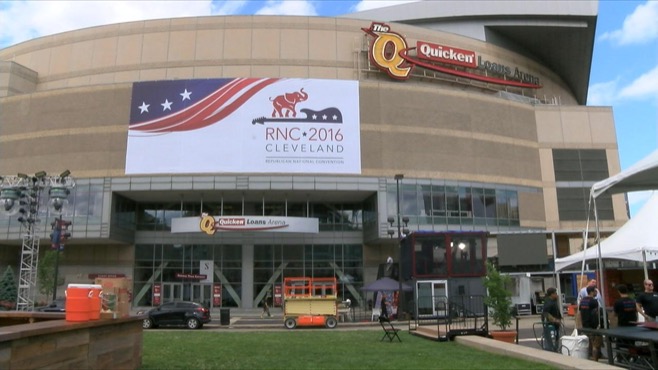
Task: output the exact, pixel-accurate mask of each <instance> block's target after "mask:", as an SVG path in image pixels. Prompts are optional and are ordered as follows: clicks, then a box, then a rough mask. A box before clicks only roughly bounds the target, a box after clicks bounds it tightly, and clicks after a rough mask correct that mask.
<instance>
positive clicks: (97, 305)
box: [89, 284, 103, 320]
mask: <svg viewBox="0 0 658 370" xmlns="http://www.w3.org/2000/svg"><path fill="white" fill-rule="evenodd" d="M90 286H91V300H90V302H89V320H98V319H100V318H101V297H102V292H103V287H102V286H100V285H98V284H91V285H90Z"/></svg>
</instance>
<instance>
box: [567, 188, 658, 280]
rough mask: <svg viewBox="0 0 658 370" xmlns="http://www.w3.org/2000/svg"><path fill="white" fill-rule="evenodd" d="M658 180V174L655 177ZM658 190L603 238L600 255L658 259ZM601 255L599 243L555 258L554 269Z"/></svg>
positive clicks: (647, 259)
mask: <svg viewBox="0 0 658 370" xmlns="http://www.w3.org/2000/svg"><path fill="white" fill-rule="evenodd" d="M656 180H657V181H658V178H656ZM657 215H658V193H654V194H653V195H652V196H651V198H649V200H648V201H647V203H646V204H645V205H644V206H643V207H642V209H641V210H640V212H638V214H637V215H635V217H633V218H632V219H630V220H629V221H628V222H626V224H624V226H622V227H621V228H620V229H619V230H617V231H616V232H615V233H614V234H612V235H611V236H610V237H609V238H607V239H605V240H603V241H602V242H601V258H605V259H623V260H630V261H638V262H646V261H655V260H658V227H657V226H658V225H656V216H657ZM597 258H598V253H597V250H596V247H591V248H588V249H587V250H585V251H582V252H578V253H575V254H572V255H570V256H568V257H564V258H557V259H556V260H555V270H556V271H561V270H563V269H565V268H566V267H569V266H571V265H574V264H576V263H581V262H582V261H583V260H595V259H597Z"/></svg>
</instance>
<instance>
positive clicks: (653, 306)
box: [636, 279, 658, 321]
mask: <svg viewBox="0 0 658 370" xmlns="http://www.w3.org/2000/svg"><path fill="white" fill-rule="evenodd" d="M636 301H637V304H636V307H637V312H639V313H640V315H642V316H643V317H644V320H645V321H656V316H658V293H656V292H654V291H653V281H651V280H649V279H646V280H644V292H643V293H640V294H639V295H638V296H637V299H636Z"/></svg>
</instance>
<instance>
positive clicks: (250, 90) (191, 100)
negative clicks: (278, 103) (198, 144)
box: [129, 78, 279, 134]
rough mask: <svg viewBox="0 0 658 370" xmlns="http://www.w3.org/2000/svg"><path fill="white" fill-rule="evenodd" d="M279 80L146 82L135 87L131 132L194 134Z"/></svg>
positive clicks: (135, 84) (136, 84) (238, 79)
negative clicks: (191, 132) (193, 131)
mask: <svg viewBox="0 0 658 370" xmlns="http://www.w3.org/2000/svg"><path fill="white" fill-rule="evenodd" d="M278 80H279V79H277V78H234V79H226V78H224V79H205V80H198V79H197V80H172V81H147V82H136V83H134V84H133V96H132V106H131V112H130V126H129V129H130V130H131V131H139V132H142V133H151V134H162V133H169V132H182V131H192V130H197V129H200V128H203V127H207V126H210V125H212V124H215V123H217V122H220V121H222V120H223V119H225V118H227V117H228V116H230V115H231V114H232V113H233V112H235V111H236V110H237V109H238V108H240V107H241V106H242V105H244V103H245V102H247V101H248V100H249V99H250V98H251V97H253V96H254V95H255V94H256V93H258V92H260V91H261V90H263V89H264V88H265V87H267V86H269V85H271V84H273V83H275V82H277V81H278Z"/></svg>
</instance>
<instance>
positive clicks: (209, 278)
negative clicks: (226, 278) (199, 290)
mask: <svg viewBox="0 0 658 370" xmlns="http://www.w3.org/2000/svg"><path fill="white" fill-rule="evenodd" d="M214 274H215V263H214V262H213V260H201V261H199V275H206V278H205V279H203V280H199V282H200V283H212V282H213V275H214Z"/></svg>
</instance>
